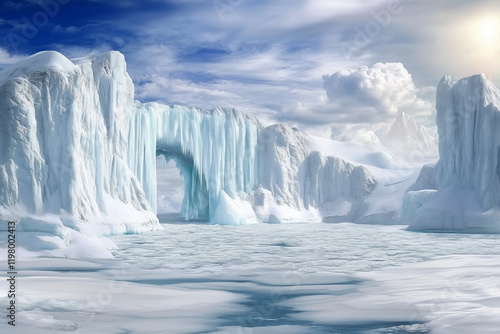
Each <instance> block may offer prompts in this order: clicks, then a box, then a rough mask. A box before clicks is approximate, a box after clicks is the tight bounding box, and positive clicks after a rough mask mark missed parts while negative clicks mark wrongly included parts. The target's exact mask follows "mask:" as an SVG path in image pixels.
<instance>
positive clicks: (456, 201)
mask: <svg viewBox="0 0 500 334" xmlns="http://www.w3.org/2000/svg"><path fill="white" fill-rule="evenodd" d="M436 108H437V125H438V132H439V152H440V160H439V163H438V165H437V186H438V191H437V194H436V196H435V197H434V198H433V199H432V200H430V201H429V202H428V203H426V204H425V205H424V206H423V207H422V208H421V209H419V210H418V211H417V216H416V218H415V221H414V223H413V224H412V228H414V229H448V230H464V231H479V232H485V231H497V232H498V231H500V219H499V215H498V212H499V210H500V208H499V203H500V135H499V131H498V130H499V129H500V91H499V90H498V88H496V87H495V86H494V85H493V84H492V83H491V82H489V81H488V80H487V79H486V76H485V75H484V74H481V75H475V76H471V77H468V78H464V79H461V80H458V81H456V80H454V79H453V78H451V77H444V78H443V79H442V80H441V82H440V83H439V85H438V89H437V101H436Z"/></svg>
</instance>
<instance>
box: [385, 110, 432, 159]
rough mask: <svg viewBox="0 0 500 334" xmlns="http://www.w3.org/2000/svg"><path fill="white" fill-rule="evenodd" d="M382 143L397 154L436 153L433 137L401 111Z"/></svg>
mask: <svg viewBox="0 0 500 334" xmlns="http://www.w3.org/2000/svg"><path fill="white" fill-rule="evenodd" d="M382 143H383V144H384V145H385V146H386V147H387V148H389V149H390V150H391V151H393V152H394V153H396V154H398V155H403V156H408V155H411V154H412V153H418V154H420V155H422V154H423V155H437V143H436V140H435V138H434V137H432V136H431V135H430V134H429V132H427V129H426V128H425V127H424V126H423V125H421V126H418V125H417V122H415V119H414V118H413V117H412V116H411V115H409V114H407V113H405V112H403V111H402V112H400V113H399V114H398V116H397V118H396V120H395V121H394V123H393V124H392V126H391V128H390V130H389V132H388V133H387V135H386V136H385V137H384V138H383V140H382Z"/></svg>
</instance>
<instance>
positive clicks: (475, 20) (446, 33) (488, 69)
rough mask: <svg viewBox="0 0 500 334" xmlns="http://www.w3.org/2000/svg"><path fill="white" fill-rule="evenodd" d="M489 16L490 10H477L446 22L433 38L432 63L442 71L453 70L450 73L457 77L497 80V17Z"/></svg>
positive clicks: (499, 43) (499, 20)
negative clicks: (444, 69)
mask: <svg viewBox="0 0 500 334" xmlns="http://www.w3.org/2000/svg"><path fill="white" fill-rule="evenodd" d="M493 13H495V11H493V10H492V9H491V8H488V9H484V8H481V9H478V10H475V11H472V12H469V13H467V15H463V16H460V17H458V19H450V20H449V23H448V24H447V25H446V26H445V27H444V29H442V31H437V32H436V36H434V39H435V42H434V52H433V53H434V54H436V55H439V58H438V59H436V61H439V62H440V63H441V64H442V66H443V68H450V67H453V68H454V70H455V72H453V73H451V74H453V75H454V76H457V77H464V76H469V75H474V74H478V73H485V74H486V76H487V77H488V78H489V79H490V80H493V81H495V79H496V80H498V75H500V72H499V67H498V55H499V54H500V16H499V15H497V14H493Z"/></svg>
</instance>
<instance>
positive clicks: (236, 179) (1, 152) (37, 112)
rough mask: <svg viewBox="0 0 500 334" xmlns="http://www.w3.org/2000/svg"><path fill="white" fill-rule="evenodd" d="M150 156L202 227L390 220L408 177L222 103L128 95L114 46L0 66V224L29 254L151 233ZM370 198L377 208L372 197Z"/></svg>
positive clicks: (383, 156) (382, 156)
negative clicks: (172, 171) (13, 228)
mask: <svg viewBox="0 0 500 334" xmlns="http://www.w3.org/2000/svg"><path fill="white" fill-rule="evenodd" d="M158 155H163V156H165V158H166V159H167V160H174V161H175V162H176V165H177V167H178V168H179V171H180V174H181V175H182V177H183V179H184V186H185V191H184V199H183V203H182V215H183V216H184V217H185V218H186V219H187V220H206V221H208V222H209V223H214V224H247V223H260V222H271V223H276V222H292V221H301V222H304V221H321V220H323V219H324V220H325V221H346V220H348V221H355V222H356V221H362V220H363V219H365V218H366V217H365V216H370V215H379V216H380V215H381V216H380V217H393V216H394V215H397V209H394V205H395V204H394V203H397V201H394V198H397V197H398V196H399V198H401V197H402V196H403V194H404V190H405V189H406V188H407V187H408V182H412V181H414V180H415V178H416V175H415V176H414V177H413V174H415V173H413V171H410V174H411V176H410V177H408V175H406V174H404V173H403V174H401V171H398V170H395V171H392V172H391V168H392V167H394V166H393V165H394V163H393V161H392V160H391V159H392V158H391V156H390V155H388V154H387V153H385V152H380V151H377V150H375V149H373V148H366V147H365V146H363V145H361V144H357V143H349V142H345V143H343V142H334V141H331V140H327V142H325V141H324V140H323V141H322V140H318V139H317V138H314V137H311V136H308V135H306V134H304V133H302V132H300V131H299V130H297V129H295V128H290V127H288V126H286V125H283V124H277V125H270V126H265V125H264V124H263V122H261V121H260V120H259V119H258V118H257V117H256V116H253V115H249V114H245V113H242V112H239V111H237V110H234V109H229V108H218V109H215V110H211V111H206V110H202V109H197V108H188V107H184V106H166V105H161V104H158V103H154V102H151V103H141V102H139V101H134V85H133V83H132V80H131V78H130V76H129V75H128V73H127V70H126V62H125V58H124V56H123V55H122V54H121V53H119V52H114V51H113V52H107V53H104V54H100V55H96V56H92V57H87V58H83V59H78V60H74V61H70V60H68V59H67V58H66V57H64V56H63V55H61V54H59V53H57V52H55V51H46V52H41V53H38V54H35V55H33V56H31V57H28V58H26V59H24V60H21V61H20V62H18V63H16V64H14V65H12V66H11V67H9V68H7V69H5V70H3V71H2V72H0V220H2V221H10V220H14V221H16V222H18V229H19V230H21V231H24V232H26V233H25V234H24V235H31V237H30V239H29V241H26V242H25V243H24V244H28V243H29V245H30V247H31V248H33V249H36V248H37V247H38V249H41V250H43V251H45V252H46V253H48V254H55V253H54V252H56V251H57V250H61V249H63V250H65V251H66V254H73V255H75V256H78V254H77V253H78V249H83V248H85V249H86V250H85V254H87V253H88V252H91V251H90V250H89V249H90V248H92V247H93V248H96V247H97V248H99V247H98V246H97V245H101V246H102V247H100V248H99V249H97V248H96V252H97V251H98V252H99V254H105V253H106V249H109V248H110V247H112V246H110V245H109V243H107V242H105V241H102V240H101V239H99V238H100V237H101V236H103V235H110V234H120V233H142V232H146V231H151V230H155V229H161V225H160V224H159V221H158V218H157V217H156V199H157V198H156V197H157V194H156V183H157V180H156V177H157V176H156V163H155V160H156V157H157V156H158ZM391 173H392V174H391ZM403 181H405V182H406V183H405V182H403ZM389 184H390V185H391V186H388V185H389ZM393 184H397V185H398V186H397V187H396V188H395V187H394V186H393ZM375 192H376V193H377V194H378V195H382V196H385V195H388V196H390V198H386V202H387V203H390V204H384V205H379V206H377V205H373V204H372V203H373V202H374V200H373V199H371V200H370V197H373V196H372V194H373V193H375ZM370 201H371V202H370ZM388 212H389V214H387V213H388ZM325 217H326V218H325ZM384 219H385V218H384ZM5 226H6V224H3V223H2V224H0V229H5ZM75 240H79V241H78V244H80V245H82V244H84V243H88V245H89V246H88V247H83V248H82V247H80V248H75V247H76V246H75V247H73V246H74V245H75V244H76V242H75ZM96 240H101V241H102V242H96ZM91 245H92V246H91ZM73 248H74V249H73ZM80 255H81V254H80ZM108 255H109V254H108Z"/></svg>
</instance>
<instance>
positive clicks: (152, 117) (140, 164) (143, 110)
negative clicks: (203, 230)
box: [128, 102, 262, 221]
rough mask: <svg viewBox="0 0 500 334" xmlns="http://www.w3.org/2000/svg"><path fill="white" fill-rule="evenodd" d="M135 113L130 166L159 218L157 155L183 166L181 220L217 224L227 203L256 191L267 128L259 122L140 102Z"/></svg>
mask: <svg viewBox="0 0 500 334" xmlns="http://www.w3.org/2000/svg"><path fill="white" fill-rule="evenodd" d="M136 107H137V113H136V114H135V117H136V121H135V122H132V124H133V126H132V127H131V130H130V135H129V144H130V146H129V150H131V152H129V155H128V156H129V158H130V159H131V160H130V161H129V165H130V166H132V167H133V168H134V169H135V170H134V172H135V175H136V176H137V178H138V179H139V181H140V182H141V184H142V185H143V188H144V192H145V193H146V197H147V199H148V201H149V203H150V204H151V206H152V208H153V210H154V211H155V212H156V170H155V166H156V165H155V159H156V156H157V155H158V154H162V155H164V156H165V157H166V158H167V159H174V160H176V162H177V163H178V166H179V169H180V172H181V175H182V176H183V178H184V183H185V191H184V200H183V203H182V214H183V215H184V216H185V218H186V219H208V220H209V221H212V220H213V218H214V217H215V213H216V212H215V211H216V209H217V207H219V206H221V204H222V206H224V202H225V201H227V199H228V198H233V199H235V198H238V196H240V195H242V194H248V193H250V192H251V191H252V190H253V189H254V188H255V187H256V186H257V175H258V170H257V168H258V163H257V149H258V133H259V131H260V130H261V129H262V125H261V123H260V122H259V121H258V119H257V118H256V117H254V116H252V115H246V114H243V113H240V112H237V111H235V110H232V109H224V108H219V109H215V110H213V111H204V110H201V109H196V108H187V107H181V106H171V107H170V106H165V105H160V104H157V103H146V104H140V103H138V102H137V105H136ZM139 138H141V139H142V140H138V139H139ZM136 143H137V144H136ZM137 145H141V146H140V147H137Z"/></svg>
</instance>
